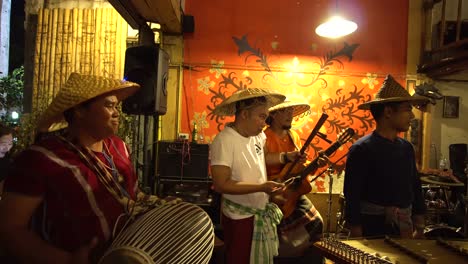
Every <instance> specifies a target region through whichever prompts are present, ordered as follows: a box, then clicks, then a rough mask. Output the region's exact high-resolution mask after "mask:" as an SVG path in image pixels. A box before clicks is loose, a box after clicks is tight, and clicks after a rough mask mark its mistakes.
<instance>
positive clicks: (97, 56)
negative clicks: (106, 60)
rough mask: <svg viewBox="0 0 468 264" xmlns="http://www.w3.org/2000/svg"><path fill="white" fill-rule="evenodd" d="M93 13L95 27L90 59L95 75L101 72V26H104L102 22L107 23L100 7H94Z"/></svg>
mask: <svg viewBox="0 0 468 264" xmlns="http://www.w3.org/2000/svg"><path fill="white" fill-rule="evenodd" d="M94 13H95V20H94V21H95V25H96V27H95V28H94V42H93V51H92V52H93V53H92V54H93V56H92V57H91V59H92V69H93V73H94V74H96V75H100V74H101V69H100V68H101V65H100V64H101V63H100V62H101V60H102V57H101V52H102V50H101V47H100V43H101V39H102V37H103V35H102V32H101V30H102V27H103V26H105V25H103V24H107V23H106V21H103V18H104V16H103V13H102V8H98V9H95V10H94Z"/></svg>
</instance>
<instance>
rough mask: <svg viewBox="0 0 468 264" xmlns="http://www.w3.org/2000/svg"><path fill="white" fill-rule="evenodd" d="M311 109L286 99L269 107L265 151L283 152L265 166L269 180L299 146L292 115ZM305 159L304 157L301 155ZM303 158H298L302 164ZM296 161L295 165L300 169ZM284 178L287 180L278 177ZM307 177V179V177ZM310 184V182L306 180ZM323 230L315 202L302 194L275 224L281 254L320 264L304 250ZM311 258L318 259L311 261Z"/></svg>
mask: <svg viewBox="0 0 468 264" xmlns="http://www.w3.org/2000/svg"><path fill="white" fill-rule="evenodd" d="M309 109H310V106H309V105H308V104H306V103H295V102H290V101H285V102H283V103H281V104H279V105H276V106H273V107H272V108H270V115H269V117H268V118H267V120H266V123H267V124H268V125H269V126H268V127H267V129H265V131H264V132H265V135H266V137H267V141H266V149H267V151H268V152H279V153H282V156H283V158H282V160H281V163H280V164H273V165H267V174H268V178H269V179H270V180H278V179H274V178H276V177H279V178H281V177H284V176H286V175H282V173H283V174H285V171H284V170H285V167H286V164H288V163H289V162H292V159H294V158H295V157H297V155H298V154H300V153H299V150H300V149H301V148H302V142H301V139H300V137H299V135H298V134H297V133H296V132H295V131H294V130H291V126H292V121H293V118H294V117H297V116H300V115H301V114H304V113H305V112H307V111H308V110H309ZM304 159H305V156H304ZM303 162H304V160H301V162H300V163H301V164H302V163H303ZM300 163H298V165H297V166H299V167H301V168H303V165H301V164H300ZM289 164H290V165H291V163H289ZM281 180H283V181H284V180H286V179H281ZM306 180H309V179H306ZM308 184H309V183H308ZM322 232H323V220H322V216H321V215H320V213H319V212H318V211H317V210H316V209H315V207H314V205H313V204H312V202H310V200H309V199H308V198H307V197H306V196H305V195H301V196H300V197H299V199H297V203H296V208H295V210H294V212H293V213H292V214H291V215H290V216H289V217H285V218H283V220H282V221H281V223H280V224H279V225H278V234H279V238H280V250H279V253H280V254H279V256H280V257H296V258H303V259H306V258H307V261H308V263H322V262H321V260H320V257H319V256H307V255H305V254H304V253H305V252H304V251H306V249H307V248H309V247H310V246H311V245H312V244H313V243H314V242H316V241H317V240H318V239H320V237H321V235H322ZM311 258H317V261H316V262H314V261H313V260H311Z"/></svg>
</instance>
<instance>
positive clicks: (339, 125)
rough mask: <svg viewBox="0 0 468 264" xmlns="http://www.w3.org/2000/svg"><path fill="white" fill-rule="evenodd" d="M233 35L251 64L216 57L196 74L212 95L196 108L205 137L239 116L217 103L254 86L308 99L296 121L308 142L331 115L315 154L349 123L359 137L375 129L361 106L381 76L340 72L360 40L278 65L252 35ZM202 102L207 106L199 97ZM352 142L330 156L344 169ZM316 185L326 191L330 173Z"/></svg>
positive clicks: (316, 140)
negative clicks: (223, 112) (228, 114)
mask: <svg viewBox="0 0 468 264" xmlns="http://www.w3.org/2000/svg"><path fill="white" fill-rule="evenodd" d="M232 39H233V41H234V43H235V45H236V46H237V54H238V55H239V57H241V58H242V60H243V62H244V64H245V65H244V66H237V67H233V66H229V67H226V66H225V64H224V61H223V60H219V61H215V60H212V61H211V67H210V68H209V70H208V71H205V72H204V73H203V72H200V73H198V74H200V75H199V76H197V79H196V80H197V84H198V86H197V87H198V91H199V92H200V93H203V94H204V96H207V97H208V98H206V99H205V100H204V102H208V105H206V106H205V109H203V110H201V109H200V108H197V109H198V110H194V113H193V117H192V118H191V119H190V122H191V123H193V122H195V123H197V125H198V127H199V129H202V130H204V132H203V133H204V139H205V142H209V141H210V140H211V139H213V138H214V136H215V135H216V134H217V133H218V132H219V131H221V130H222V129H223V128H224V125H225V124H227V123H228V122H230V121H232V120H233V118H232V117H223V116H217V115H214V114H213V110H214V109H215V108H216V106H217V105H219V104H220V103H221V102H223V101H224V100H225V99H226V98H227V97H229V96H230V95H231V94H232V93H233V92H235V91H237V90H241V89H246V88H249V87H264V88H267V89H272V90H275V91H278V92H280V93H283V94H285V95H286V97H287V100H292V101H303V102H306V103H308V104H309V105H310V106H311V109H310V110H309V111H308V112H306V113H304V114H302V115H301V116H298V117H295V118H294V120H293V129H295V130H296V131H298V133H299V134H300V136H301V138H302V139H303V140H304V141H305V140H306V139H307V137H308V136H309V134H310V132H311V131H312V130H313V128H314V127H315V124H316V122H317V121H318V120H319V119H320V117H321V116H322V114H323V113H326V114H327V115H328V118H327V120H326V121H325V123H324V125H323V126H322V127H321V128H320V132H321V133H323V134H324V135H327V140H324V139H322V138H319V137H317V136H316V137H314V139H313V140H312V142H311V144H310V146H309V148H308V150H307V151H308V155H309V158H314V157H316V156H317V154H318V152H319V151H321V150H325V149H326V148H328V147H329V146H330V144H331V143H330V142H333V141H334V140H335V139H336V137H337V135H338V134H339V133H340V132H341V131H343V130H344V129H346V128H348V127H352V128H354V129H355V130H356V135H355V138H359V137H361V136H363V135H365V134H367V133H369V132H370V131H371V130H372V128H373V127H374V123H373V122H374V121H373V119H372V116H371V115H370V113H368V112H367V111H361V110H358V109H357V106H358V105H359V104H361V103H363V102H366V101H368V100H370V99H371V95H370V91H369V90H372V89H373V88H374V86H375V85H377V84H378V83H379V82H378V80H377V75H376V74H371V73H368V74H367V75H366V76H365V77H364V78H363V77H341V76H340V75H339V74H336V72H338V71H343V69H344V68H345V63H349V62H352V59H353V54H354V52H355V50H356V49H357V48H358V47H359V44H348V43H346V42H344V43H343V44H342V45H341V47H338V46H337V47H335V48H334V49H332V50H329V51H327V52H326V53H325V54H324V55H323V56H321V57H312V56H308V57H298V56H294V57H293V58H288V59H286V60H283V61H280V62H278V61H276V62H275V63H276V64H274V63H273V64H272V62H271V61H270V58H269V56H268V55H267V54H266V53H265V52H263V51H262V50H261V49H260V48H256V47H254V46H252V45H251V44H250V42H249V40H248V38H247V35H244V36H242V37H240V38H238V37H233V38H232ZM276 55H277V54H276ZM276 57H278V56H276ZM345 61H346V62H345ZM278 65H279V66H278ZM207 72H208V75H207ZM199 96H200V95H199ZM196 104H197V107H201V106H198V99H197V103H196ZM210 123H211V124H210ZM210 125H213V126H210ZM350 145H351V144H350V143H348V146H342V147H341V148H340V149H339V150H337V151H336V152H335V153H334V154H332V155H331V157H330V159H331V161H332V162H336V164H335V166H334V167H335V169H336V171H338V172H341V171H343V170H344V167H345V159H343V157H344V156H345V155H346V153H347V149H348V148H349V146H350ZM314 185H315V187H316V188H317V190H318V191H324V190H326V187H325V186H324V185H325V181H324V176H323V175H322V176H321V177H319V178H318V179H317V180H316V181H315V184H314Z"/></svg>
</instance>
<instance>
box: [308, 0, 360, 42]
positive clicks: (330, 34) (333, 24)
mask: <svg viewBox="0 0 468 264" xmlns="http://www.w3.org/2000/svg"><path fill="white" fill-rule="evenodd" d="M337 12H338V0H336V10H335V13H337ZM357 28H358V26H357V24H356V23H354V22H353V21H350V20H346V19H344V18H342V17H340V16H338V15H335V16H332V17H331V18H330V19H328V20H327V21H326V22H325V23H322V24H320V25H319V26H318V27H317V28H316V29H315V33H317V35H319V36H321V37H325V38H333V39H334V38H340V37H343V36H346V35H349V34H351V33H353V32H354V31H356V29H357Z"/></svg>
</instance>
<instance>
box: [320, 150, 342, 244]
mask: <svg viewBox="0 0 468 264" xmlns="http://www.w3.org/2000/svg"><path fill="white" fill-rule="evenodd" d="M346 155H348V153H347V152H346V153H345V154H344V155H343V156H341V157H340V158H339V159H338V160H337V161H335V162H334V163H332V164H330V166H328V168H327V169H326V170H324V171H322V172H321V173H320V174H319V175H317V176H316V177H315V178H317V177H319V176H320V175H322V174H323V173H324V172H327V174H328V179H329V180H328V201H327V202H328V210H327V225H326V229H325V235H326V236H327V237H330V227H331V211H332V203H333V201H332V189H333V172H334V171H335V165H336V164H337V163H338V162H339V161H340V160H342V159H343V158H344V157H346Z"/></svg>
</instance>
